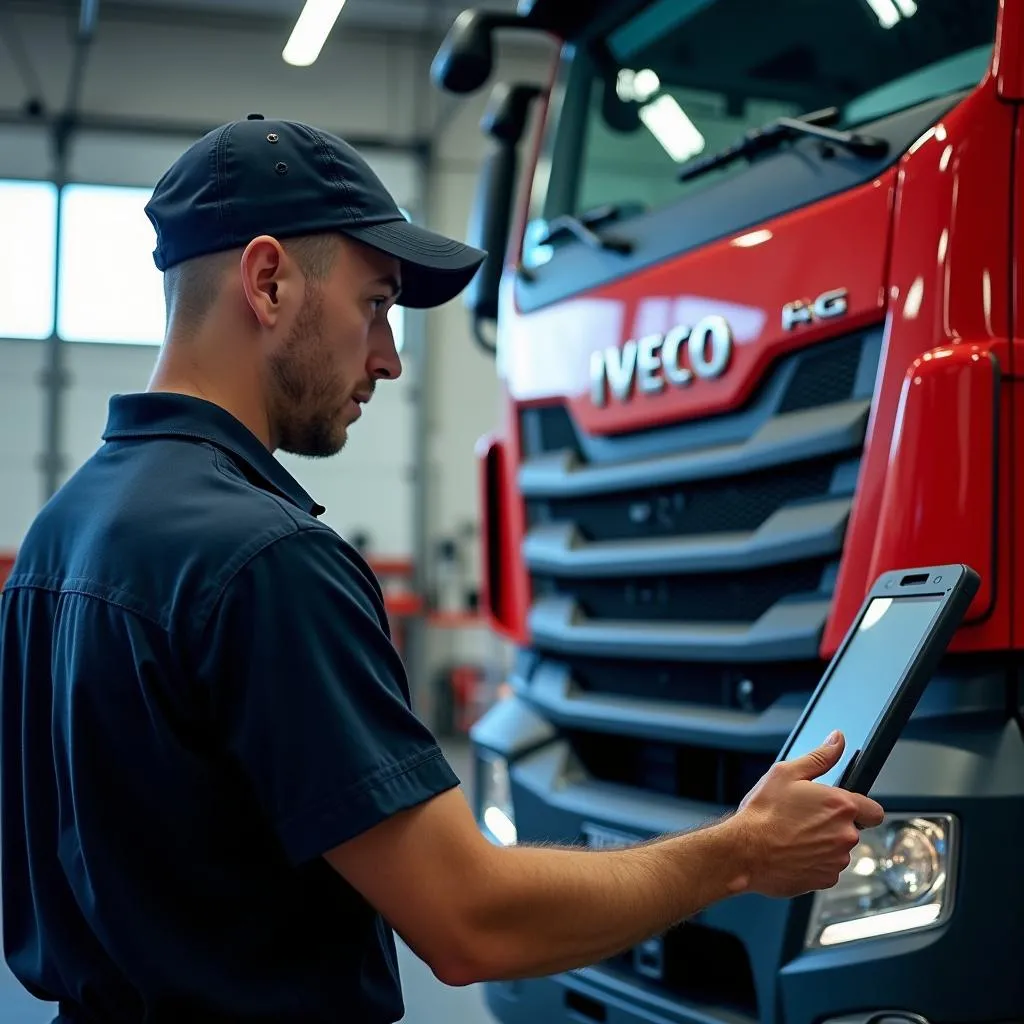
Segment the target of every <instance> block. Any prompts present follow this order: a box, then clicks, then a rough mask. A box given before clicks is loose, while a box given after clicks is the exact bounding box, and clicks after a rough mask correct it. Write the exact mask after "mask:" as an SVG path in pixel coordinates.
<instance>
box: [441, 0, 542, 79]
mask: <svg viewBox="0 0 1024 1024" xmlns="http://www.w3.org/2000/svg"><path fill="white" fill-rule="evenodd" d="M523 24H524V21H523V19H522V18H521V17H520V16H519V15H517V14H495V13H494V12H493V11H475V10H468V11H463V12H462V13H461V14H460V15H459V16H458V17H457V18H456V19H455V22H454V24H453V25H452V27H451V28H450V29H449V30H448V34H447V35H446V36H445V37H444V42H442V43H441V46H440V48H439V49H438V51H437V54H436V56H435V57H434V60H433V62H432V63H431V65H430V76H431V78H432V80H433V82H434V84H435V85H436V86H437V87H438V88H439V89H443V90H444V91H446V92H454V93H467V92H476V91H477V89H479V88H480V87H481V86H482V85H483V84H484V83H485V82H486V81H487V79H488V78H490V77H491V71H492V70H493V67H494V52H493V47H492V45H491V40H492V36H493V34H494V32H495V30H496V29H499V28H515V27H517V26H522V25H523Z"/></svg>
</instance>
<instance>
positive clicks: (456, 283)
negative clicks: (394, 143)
mask: <svg viewBox="0 0 1024 1024" xmlns="http://www.w3.org/2000/svg"><path fill="white" fill-rule="evenodd" d="M146 215H147V216H148V217H149V219H150V221H151V222H152V224H153V227H154V228H155V229H156V249H155V250H154V251H153V261H154V262H155V263H156V265H157V268H158V269H159V270H167V269H168V268H169V267H173V266H174V265H175V264H177V263H181V262H183V261H184V260H189V259H193V258H194V257H196V256H205V255H208V254H210V253H215V252H225V251H227V250H229V249H235V248H242V247H244V246H246V245H248V244H249V242H251V241H252V239H254V238H256V237H258V236H259V235H272V236H274V237H275V238H279V239H281V240H285V239H287V238H289V237H292V238H294V237H298V236H300V235H312V234H320V233H326V232H335V233H338V234H342V235H347V236H348V237H350V238H355V239H357V240H358V241H360V242H363V243H365V244H366V245H369V246H372V247H373V248H374V249H378V250H379V251H381V252H384V253H387V254H388V255H389V256H394V257H395V258H396V259H398V260H399V261H400V265H401V269H402V291H401V295H400V296H399V298H398V303H399V305H402V306H409V307H411V308H414V309H428V308H430V307H433V306H440V305H442V304H443V303H445V302H448V301H449V300H451V299H453V298H455V296H457V295H458V294H459V293H460V292H461V291H462V290H463V289H464V288H465V287H466V285H467V284H469V282H470V281H471V280H472V278H473V275H474V274H475V273H476V271H477V269H478V268H479V266H480V264H481V263H482V262H483V261H484V258H485V257H486V255H487V254H486V253H485V252H483V251H481V250H480V249H475V248H473V247H472V246H470V245H465V244H464V243H462V242H457V241H455V240H454V239H451V238H447V237H445V236H444V235H440V234H437V232H434V231H428V230H426V229H425V228H421V227H418V226H417V225H415V224H412V223H410V222H409V221H408V220H407V219H406V218H405V216H404V215H403V214H402V211H401V210H400V209H399V208H398V205H397V204H396V203H395V201H394V199H393V198H392V197H391V194H390V193H389V192H388V190H387V189H386V188H385V187H384V184H383V182H382V181H381V180H380V178H378V177H377V175H376V174H375V173H374V172H373V170H372V169H371V168H370V165H369V164H368V163H367V162H366V160H364V159H363V157H362V156H360V154H359V153H358V152H357V151H356V150H355V149H354V148H353V147H352V146H350V145H349V144H348V143H347V142H345V141H344V140H343V139H339V138H338V137H337V136H336V135H331V134H329V133H328V132H323V131H319V130H318V129H316V128H312V127H310V126H309V125H306V124H302V123H301V122H298V121H275V120H268V119H266V118H264V117H263V115H262V114H250V115H249V116H248V117H247V118H246V119H245V120H241V121H233V122H231V123H230V124H225V125H221V127H219V128H215V129H214V130H213V131H212V132H209V133H208V134H206V135H204V136H203V137H202V138H201V139H199V140H198V141H197V142H195V143H193V144H192V145H191V146H190V147H189V148H188V149H187V150H186V151H185V152H184V153H183V154H182V155H181V156H180V157H179V158H178V159H177V160H176V161H175V162H174V164H172V166H171V167H170V168H169V169H168V170H167V172H166V173H165V174H164V175H163V177H162V178H161V179H160V180H159V181H158V182H157V184H156V188H155V189H154V191H153V195H152V197H151V198H150V200H149V202H148V203H147V204H146Z"/></svg>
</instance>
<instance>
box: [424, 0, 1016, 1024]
mask: <svg viewBox="0 0 1024 1024" xmlns="http://www.w3.org/2000/svg"><path fill="white" fill-rule="evenodd" d="M508 32H540V33H545V34H547V35H548V36H549V37H551V38H552V39H553V40H554V41H555V43H556V48H557V57H556V59H555V60H554V63H553V66H552V72H551V77H550V81H549V83H548V85H547V87H546V88H544V89H542V90H537V89H534V88H532V87H529V86H525V85H522V84H519V83H498V84H497V85H496V86H495V89H494V93H493V103H492V106H491V108H490V109H489V111H488V114H487V115H486V116H485V119H484V123H483V127H484V130H485V131H486V132H487V133H488V134H489V135H490V136H491V138H492V140H493V146H494V148H493V152H492V154H491V156H490V158H489V159H488V161H487V162H486V164H485V165H484V167H483V168H482V170H481V179H480V192H479V201H478V206H477V209H476V211H475V213H474V218H473V223H472V225H471V231H472V233H473V235H474V241H476V242H478V243H482V244H484V246H485V247H487V248H488V249H489V251H490V257H489V259H488V261H487V263H486V264H485V265H484V267H483V269H482V271H481V274H480V275H479V276H478V278H477V280H476V281H475V282H474V284H473V286H472V287H471V288H470V289H469V290H468V292H467V304H468V306H469V313H470V316H471V318H472V321H473V325H474V330H475V333H476V335H477V337H478V339H479V340H480V341H481V343H482V344H484V345H487V346H489V347H491V348H493V351H494V355H495V372H496V373H497V374H498V375H499V377H500V380H501V385H502V393H503V401H502V410H501V416H500V421H499V422H498V423H497V424H496V426H495V430H494V433H493V434H492V435H490V436H489V437H487V438H484V439H482V441H481V444H480V448H479V464H480V495H481V503H482V509H483V524H484V529H483V537H484V552H483V563H482V564H483V565H484V567H485V579H484V588H483V593H484V601H483V603H484V607H485V610H486V612H487V614H488V615H489V617H490V620H491V624H492V626H493V628H494V629H495V630H496V631H498V632H499V633H501V634H502V635H503V636H505V637H506V638H507V639H508V640H510V641H511V643H512V644H513V645H514V646H515V649H516V652H517V654H516V659H515V668H514V671H513V673H512V677H511V678H510V680H509V691H510V695H509V696H508V697H507V698H506V699H504V700H502V701H500V702H499V703H498V704H497V705H496V706H495V707H493V708H492V709H491V710H490V711H489V712H488V713H487V714H486V715H485V716H484V717H483V718H482V719H481V720H480V721H479V722H478V723H477V725H476V726H475V728H474V730H473V743H474V750H475V758H476V760H475V765H476V768H475V770H476V778H475V780H474V782H475V785H474V787H473V789H474V793H475V799H476V802H477V808H476V810H477V815H478V819H479V822H480V827H481V829H482V830H483V831H484V832H485V834H486V835H488V837H489V838H490V839H491V840H492V841H494V842H496V843H505V844H510V843H516V842H519V843H535V842H545V843H552V842H554V843H560V844H575V845H583V846H588V847H593V848H601V847H607V846H610V845H618V844H626V843H632V842H637V841H641V840H644V839H647V838H649V837H651V836H655V835H660V834H664V833H670V832H679V831H684V830H689V829H692V828H696V827H700V826H701V825H702V824H704V823H706V822H708V821H710V820H714V819H716V818H718V817H720V816H722V815H725V814H728V813H729V812H730V811H731V810H733V809H734V808H735V807H736V805H737V804H738V803H739V801H740V800H741V799H742V797H743V795H744V794H745V793H746V792H747V791H748V790H749V789H750V787H751V786H752V785H753V784H754V783H755V782H756V781H757V779H758V778H759V777H760V775H761V774H762V773H763V772H764V771H765V770H766V769H767V768H768V767H769V766H770V764H771V763H772V761H773V760H774V759H775V757H776V756H777V754H778V752H779V750H780V748H781V747H782V744H783V742H784V741H785V739H786V737H787V736H788V734H789V732H790V730H791V729H792V727H793V725H794V724H795V723H796V721H797V719H798V717H799V715H800V712H801V709H802V708H803V706H804V703H805V702H806V700H807V698H808V696H809V694H810V692H811V690H812V689H813V687H814V685H815V684H816V682H817V681H818V679H819V678H820V675H821V672H822V669H823V668H824V665H825V664H826V663H827V660H828V659H829V658H830V657H831V656H832V654H833V653H834V652H835V650H836V648H837V647H838V645H839V643H840V641H841V639H842V637H843V635H844V633H845V632H846V630H847V628H848V627H849V625H850V623H851V622H852V620H853V617H854V615H855V614H856V612H857V610H858V608H859V606H860V604H861V601H862V600H863V597H864V595H865V593H866V592H867V590H868V588H869V586H870V585H871V583H872V582H873V581H874V580H875V579H876V578H877V577H878V576H879V575H880V574H881V573H882V572H885V571H888V570H891V569H902V568H906V567H911V566H919V565H933V564H942V563H951V562H964V563H967V564H969V565H971V566H972V567H973V568H974V569H975V570H976V571H978V572H979V573H980V574H981V577H982V585H981V588H980V590H979V592H978V594H977V596H976V598H975V600H974V603H973V604H972V606H971V609H970V610H969V612H968V615H967V618H966V620H965V622H964V624H963V626H962V627H961V629H960V630H959V632H958V634H957V636H956V637H955V639H954V641H953V643H952V645H951V646H950V649H949V652H948V655H947V657H946V659H945V660H944V662H943V664H942V666H941V667H940V669H939V671H938V672H937V673H936V674H935V677H934V678H933V679H932V681H931V683H930V685H929V687H928V689H927V691H926V693H925V695H924V697H923V699H922V700H921V702H920V704H919V706H918V709H917V711H916V713H915V715H914V717H913V719H912V721H911V722H910V724H909V725H908V727H907V728H906V729H905V730H904V733H903V735H902V736H901V739H900V741H899V742H898V744H897V746H896V748H895V750H894V751H893V754H892V756H891V757H890V758H889V760H888V762H887V763H886V766H885V768H884V770H883V772H882V774H881V776H880V777H879V779H878V781H877V783H876V785H875V787H874V790H873V791H872V796H874V797H875V798H876V799H878V800H879V801H881V802H882V803H883V804H884V806H885V807H886V809H887V815H888V816H887V819H886V821H885V823H884V824H883V825H882V826H881V827H880V828H878V829H872V830H867V831H865V832H864V833H863V838H862V842H861V844H860V846H859V847H858V849H857V850H856V851H855V853H854V856H853V858H852V861H851V865H850V867H849V869H848V870H847V871H846V872H845V873H844V874H843V876H842V878H841V880H840V883H839V884H838V886H836V887H835V888H834V889H831V890H828V891H826V892H821V893H817V894H814V895H809V896H806V897H802V898H799V899H796V900H791V901H780V900H769V899H765V898H762V897H759V896H754V895H743V896H738V897H735V898H733V899H731V900H728V901H726V902H724V903H721V904H719V905H716V906H714V907H711V908H709V909H708V910H707V911H705V912H703V913H701V914H699V915H698V916H696V917H695V918H693V919H691V920H689V921H687V922H685V923H683V924H681V925H679V926H678V927H676V928H673V929H672V930H670V931H669V932H668V933H666V934H665V935H663V936H659V937H656V938H654V939H652V940H651V941H650V942H647V943H644V944H642V945H641V946H639V947H637V948H635V949H631V950H629V951H627V952H625V953H623V954H622V955H621V956H618V957H616V958H614V959H612V960H609V961H607V962H604V963H600V964H595V965H592V966H590V967H586V968H583V969H581V970H578V971H573V972H569V973H566V974H563V975H558V976H556V977H551V978H537V979H530V980H524V981H517V982H509V983H494V984H490V985H488V986H487V999H488V1004H489V1006H490V1008H491V1010H492V1012H493V1013H494V1015H495V1016H496V1018H497V1019H498V1020H499V1021H502V1022H505V1024H520V1022H527V1021H530V1022H531V1024H532V1022H534V1021H538V1020H543V1021H551V1022H555V1021H563V1020H564V1021H574V1022H584V1024H589V1022H592V1021H593V1022H603V1024H639V1022H645V1024H667V1022H673V1024H676V1022H678V1024H718V1022H722V1024H724V1022H728V1024H753V1022H755V1021H757V1022H762V1024H823V1022H840V1021H841V1022H843V1024H866V1022H868V1021H869V1020H870V1021H880V1020H881V1019H883V1018H885V1019H886V1020H890V1021H893V1022H894V1024H895V1019H896V1018H899V1019H900V1020H904V1021H914V1022H915V1024H922V1021H924V1022H936V1024H938V1022H950V1024H952V1022H966V1021H971V1022H974V1021H977V1022H983V1021H984V1022H993V1024H995V1022H1009V1021H1020V1020H1024V975H1022V972H1021V971H1020V963H1021V950H1022V949H1024V892H1022V887H1021V884H1020V868H1019V854H1018V851H1019V849H1020V847H1021V844H1022V843H1024V743H1022V735H1021V708H1022V697H1021V690H1020V665H1021V658H1020V647H1021V644H1022V635H1024V630H1022V623H1024V620H1022V619H1021V612H1020V609H1021V608H1024V603H1022V602H1024V536H1021V531H1020V526H1019V525H1018V524H1019V522H1020V521H1021V515H1020V509H1021V504H1020V502H1018V500H1017V499H1018V498H1022V499H1024V491H1022V483H1021V478H1022V475H1021V474H1020V473H1019V471H1017V469H1016V456H1015V452H1017V451H1018V450H1020V445H1021V444H1022V443H1024V427H1022V424H1024V408H1022V409H1021V410H1018V409H1017V408H1016V403H1017V402H1018V401H1020V400H1022V397H1021V396H1022V392H1021V379H1020V374H1019V373H1018V372H1017V371H1018V370H1021V369H1024V363H1022V361H1021V360H1022V358H1024V350H1022V349H1021V348H1020V346H1021V340H1022V327H1021V323H1020V310H1021V309H1022V308H1024V306H1022V304H1021V303H1022V299H1024V284H1022V277H1021V270H1020V267H1021V257H1022V256H1024V233H1022V232H1024V215H1022V212H1021V211H1022V210H1024V192H1022V189H1024V176H1022V174H1021V170H1020V168H1021V167H1022V166H1024V162H1022V158H1024V152H1022V139H1021V125H1020V113H1021V102H1022V100H1024V4H1021V3H1019V2H1018V0H830V2H829V3H821V2H812V0H771V2H763V0H762V2H754V0H649V2H648V0H610V2H599V3H591V4H587V5H583V4H580V5H577V7H576V9H575V11H574V10H573V8H572V6H571V5H568V4H565V3H554V2H548V3H543V2H541V0H535V2H533V3H522V4H520V7H519V10H518V12H517V13H516V14H514V15H506V14H494V13H490V12H485V11H467V12H465V13H464V14H463V15H462V16H461V17H460V18H459V20H458V21H457V22H456V24H455V25H454V26H453V27H452V30H451V32H450V33H449V36H448V38H447V39H446V41H445V43H444V45H443V46H442V48H441V50H440V51H439V53H438V56H437V58H436V61H435V65H434V73H435V80H436V82H437V83H438V85H439V86H440V87H442V88H445V89H448V90H450V91H453V92H456V93H467V92H473V91H476V90H477V89H480V88H482V87H483V86H484V84H485V83H486V82H487V81H488V78H489V76H490V65H491V55H492V49H493V46H494V45H500V39H501V38H502V36H503V35H504V34H505V33H508ZM531 112H532V113H533V115H534V116H535V119H536V121H537V122H539V127H538V129H537V131H536V133H535V139H536V141H535V144H534V145H533V146H532V147H531V148H530V149H529V151H528V152H527V151H526V147H525V145H524V143H523V141H522V140H523V137H524V134H525V132H524V128H525V125H526V124H527V118H528V115H529V114H530V113H531ZM521 150H522V151H521ZM517 178H519V179H520V180H521V182H522V185H521V188H520V189H519V192H518V194H517V196H518V202H514V201H513V196H514V192H513V182H514V181H515V180H516V179H517ZM837 725H839V726H841V723H837Z"/></svg>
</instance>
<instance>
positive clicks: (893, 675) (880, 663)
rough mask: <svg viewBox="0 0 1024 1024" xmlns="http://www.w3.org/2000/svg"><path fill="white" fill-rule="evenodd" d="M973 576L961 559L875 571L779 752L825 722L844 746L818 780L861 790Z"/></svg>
mask: <svg viewBox="0 0 1024 1024" xmlns="http://www.w3.org/2000/svg"><path fill="white" fill-rule="evenodd" d="M980 583H981V580H980V579H979V577H978V574H977V573H976V572H975V571H974V570H973V569H971V568H969V567H968V566H966V565H937V566H932V567H930V568H920V569H905V570H901V571H897V572H887V573H883V575H881V576H880V577H879V578H878V579H877V580H876V581H875V584H874V586H872V588H871V590H870V591H869V592H868V595H867V597H866V598H865V599H864V603H863V605H861V609H860V611H859V612H858V614H857V617H856V619H854V622H853V625H852V626H851V627H850V630H849V632H847V634H846V636H845V637H844V638H843V642H842V644H841V645H840V647H839V650H838V651H836V653H835V656H834V657H833V658H832V661H831V662H830V663H829V665H828V667H827V668H826V669H825V674H824V676H823V677H822V679H821V682H820V683H818V686H817V687H816V688H815V690H814V693H813V694H812V695H811V698H810V700H809V701H808V702H807V705H806V707H805V708H804V710H803V713H802V715H801V716H800V720H799V721H798V722H797V724H796V726H795V727H794V729H793V731H792V732H791V733H790V735H789V739H788V740H787V741H786V743H785V745H784V746H783V748H782V751H781V753H780V754H779V760H786V761H789V760H793V759H794V758H797V757H801V756H802V755H804V754H806V753H809V752H810V751H811V750H814V748H815V747H818V746H820V745H821V744H822V743H823V742H824V740H825V737H826V736H828V734H829V733H830V732H832V730H833V729H839V730H841V731H842V733H843V734H844V736H845V738H846V749H845V750H844V751H843V756H842V757H841V758H840V759H839V763H838V764H836V765H835V766H834V767H833V768H832V769H831V770H830V771H828V772H827V773H825V774H824V775H822V776H820V777H819V778H818V780H817V781H818V782H823V783H826V784H828V785H835V786H841V787H842V788H844V789H849V790H852V791H854V792H857V793H867V792H868V791H869V790H870V789H871V786H872V785H873V784H874V781H875V779H876V778H877V776H878V773H879V772H880V771H881V769H882V765H883V764H885V761H886V758H888V756H889V754H890V753H891V752H892V748H893V747H894V746H895V745H896V741H897V740H898V739H899V735H900V733H901V732H902V731H903V727H904V726H905V725H906V724H907V721H908V720H909V718H910V716H911V714H912V713H913V710H914V708H915V707H916V706H917V702H918V700H920V698H921V694H922V693H924V690H925V687H926V686H927V685H928V681H929V679H930V678H931V676H932V673H933V672H934V671H935V669H936V668H937V667H938V664H939V661H940V660H941V658H942V655H943V654H944V653H945V651H946V648H947V647H948V646H949V643H950V641H951V640H952V639H953V635H954V633H956V631H957V629H958V628H959V626H960V623H961V622H962V620H963V617H964V615H965V614H966V613H967V609H968V607H969V606H970V603H971V601H972V600H973V599H974V595H975V594H976V593H977V592H978V587H979V585H980Z"/></svg>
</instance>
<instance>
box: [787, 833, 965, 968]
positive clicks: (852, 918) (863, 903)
mask: <svg viewBox="0 0 1024 1024" xmlns="http://www.w3.org/2000/svg"><path fill="white" fill-rule="evenodd" d="M956 841H957V836H956V835H955V821H954V819H953V817H952V815H948V814H939V815H928V816H917V815H893V816H891V817H888V818H886V820H885V821H884V822H883V823H882V824H881V825H879V827H878V828H873V829H866V830H865V831H864V832H863V833H861V841H860V844H859V845H858V846H857V847H856V848H855V849H854V851H853V854H852V855H851V857H850V866H849V867H848V868H847V869H846V870H845V871H844V872H843V873H842V874H841V875H840V876H839V883H838V884H837V885H835V886H834V887H833V888H831V889H827V890H825V891H823V892H818V893H815V897H814V903H813V906H812V908H811V919H810V922H809V924H808V928H807V939H806V945H807V946H808V947H809V948H816V947H822V946H835V945H838V944H839V943H843V942H853V941H855V940H857V939H870V938H876V937H878V936H882V935H894V934H896V933H900V932H909V931H917V930H919V929H921V928H929V927H932V926H934V925H937V924H940V923H941V922H942V921H944V920H946V918H948V917H949V915H950V913H951V912H952V909H953V891H952V881H951V880H952V877H953V876H952V870H953V859H954V854H955V844H956Z"/></svg>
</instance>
